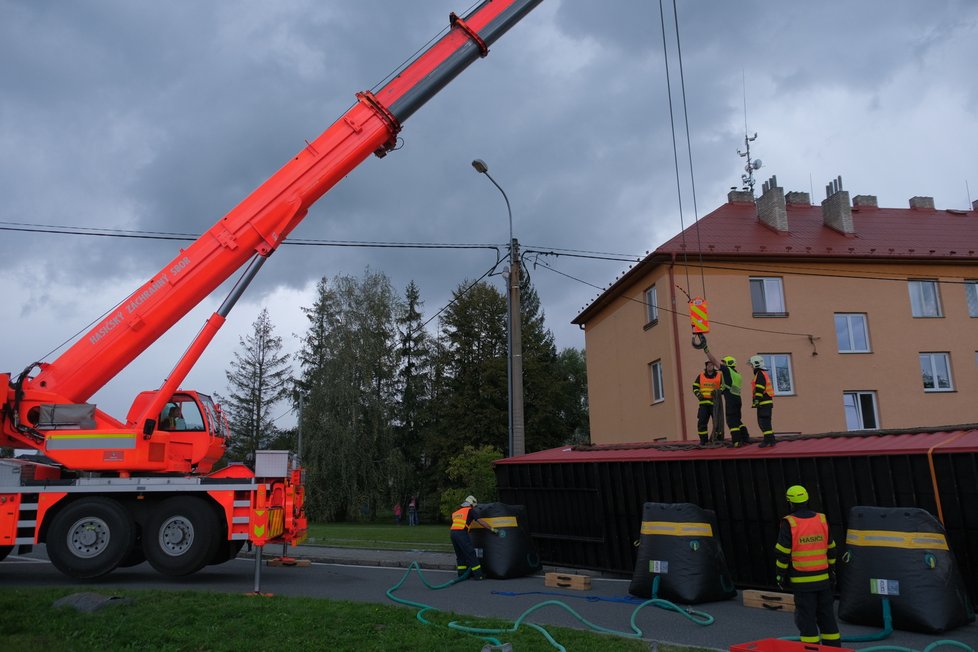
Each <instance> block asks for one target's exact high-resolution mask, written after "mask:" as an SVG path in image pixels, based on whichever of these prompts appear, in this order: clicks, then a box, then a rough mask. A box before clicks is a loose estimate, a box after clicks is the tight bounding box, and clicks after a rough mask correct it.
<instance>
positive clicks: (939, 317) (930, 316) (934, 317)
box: [910, 315, 944, 319]
mask: <svg viewBox="0 0 978 652" xmlns="http://www.w3.org/2000/svg"><path fill="white" fill-rule="evenodd" d="M910 316H911V317H913V318H914V319H944V315H910Z"/></svg>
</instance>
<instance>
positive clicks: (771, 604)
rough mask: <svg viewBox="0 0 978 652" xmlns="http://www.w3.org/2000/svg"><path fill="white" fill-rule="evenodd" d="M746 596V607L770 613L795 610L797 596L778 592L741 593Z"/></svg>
mask: <svg viewBox="0 0 978 652" xmlns="http://www.w3.org/2000/svg"><path fill="white" fill-rule="evenodd" d="M741 593H742V594H743V596H744V606H745V607H757V608H758V609H767V610H769V611H786V612H793V611H794V610H795V596H793V595H792V594H790V593H778V592H777V591H741Z"/></svg>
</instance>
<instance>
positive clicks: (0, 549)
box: [0, 546, 14, 561]
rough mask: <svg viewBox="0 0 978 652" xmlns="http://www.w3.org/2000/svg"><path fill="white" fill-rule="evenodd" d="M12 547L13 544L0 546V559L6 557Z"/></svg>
mask: <svg viewBox="0 0 978 652" xmlns="http://www.w3.org/2000/svg"><path fill="white" fill-rule="evenodd" d="M13 549H14V547H13V546H0V561H3V560H4V559H6V558H7V555H9V554H10V551H11V550H13Z"/></svg>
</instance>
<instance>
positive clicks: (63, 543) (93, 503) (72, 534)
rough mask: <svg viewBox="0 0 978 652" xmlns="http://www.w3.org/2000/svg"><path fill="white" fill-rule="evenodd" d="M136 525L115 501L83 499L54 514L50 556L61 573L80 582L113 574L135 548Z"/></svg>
mask: <svg viewBox="0 0 978 652" xmlns="http://www.w3.org/2000/svg"><path fill="white" fill-rule="evenodd" d="M134 540H135V525H134V524H133V520H132V517H131V516H130V515H129V513H128V512H127V511H126V510H125V508H124V507H123V506H122V505H120V504H119V503H118V502H116V501H114V500H112V499H111V498H103V497H93V498H81V499H79V500H76V501H75V502H73V503H71V504H69V505H67V506H65V508H64V509H62V510H61V511H59V512H58V513H57V514H55V515H54V518H53V519H52V520H51V525H50V527H49V528H48V533H47V540H46V543H47V553H48V558H50V560H51V563H52V564H54V567H55V568H57V569H58V570H59V571H61V572H62V573H64V574H65V575H68V576H69V577H73V578H75V579H80V580H88V579H94V578H96V577H101V576H102V575H105V574H107V573H110V572H112V571H113V570H114V569H115V568H116V567H117V566H118V565H119V563H120V562H122V560H123V558H124V557H125V556H126V553H127V552H128V551H129V549H130V548H131V547H132V545H133V542H134Z"/></svg>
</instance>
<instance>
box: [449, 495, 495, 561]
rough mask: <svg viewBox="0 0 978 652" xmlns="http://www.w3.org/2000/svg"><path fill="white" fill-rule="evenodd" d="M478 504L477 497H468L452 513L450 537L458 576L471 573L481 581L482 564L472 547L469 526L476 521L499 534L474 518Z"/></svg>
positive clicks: (480, 520)
mask: <svg viewBox="0 0 978 652" xmlns="http://www.w3.org/2000/svg"><path fill="white" fill-rule="evenodd" d="M478 504H479V501H478V500H476V499H475V496H466V498H465V500H463V501H462V504H461V505H460V506H459V508H458V509H457V510H455V511H454V512H453V513H452V529H451V533H450V536H451V539H452V547H454V548H455V570H456V571H458V576H459V577H463V576H464V575H465V574H466V573H471V574H472V578H473V579H476V580H481V579H482V562H480V561H479V558H478V557H477V556H476V554H475V548H474V547H473V546H472V539H471V538H470V537H469V525H470V524H471V523H472V521H473V520H474V521H476V522H477V523H479V524H480V525H481V526H482V527H484V528H486V529H487V530H489V531H490V532H492V533H493V534H498V530H496V528H494V527H492V526H491V525H489V524H488V523H486V522H485V521H483V520H482V519H480V518H475V517H474V515H473V514H472V508H473V507H475V506H476V505H478Z"/></svg>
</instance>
